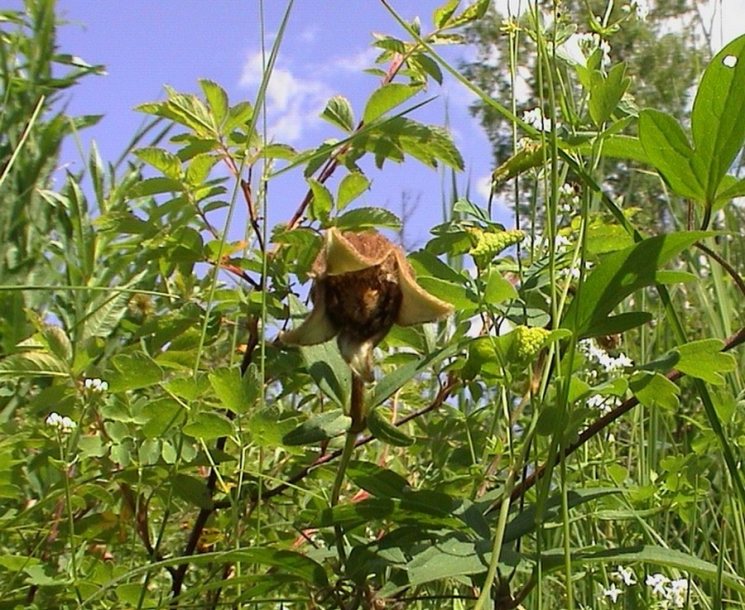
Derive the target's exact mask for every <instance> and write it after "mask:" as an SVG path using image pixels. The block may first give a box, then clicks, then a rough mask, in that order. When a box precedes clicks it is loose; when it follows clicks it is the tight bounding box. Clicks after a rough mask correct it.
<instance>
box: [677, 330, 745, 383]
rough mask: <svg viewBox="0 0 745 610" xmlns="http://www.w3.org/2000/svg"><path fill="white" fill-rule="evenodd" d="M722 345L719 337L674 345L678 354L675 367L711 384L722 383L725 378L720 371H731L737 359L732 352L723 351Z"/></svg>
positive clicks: (735, 366) (734, 367)
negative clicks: (678, 358) (678, 357)
mask: <svg viewBox="0 0 745 610" xmlns="http://www.w3.org/2000/svg"><path fill="white" fill-rule="evenodd" d="M723 347H724V342H723V341H721V340H720V339H702V340H700V341H692V342H691V343H686V344H685V345H681V346H680V347H676V348H675V350H674V351H676V352H677V353H678V354H679V355H680V360H678V362H677V363H676V364H675V368H676V369H678V370H679V371H680V372H681V373H685V374H686V375H690V376H691V377H696V378H698V379H703V380H704V381H706V382H708V383H711V384H712V385H723V384H724V383H725V382H726V379H725V378H724V375H722V373H731V372H732V371H734V370H735V369H736V368H737V360H736V359H735V357H734V356H733V355H732V354H728V353H726V352H723V351H722V348H723Z"/></svg>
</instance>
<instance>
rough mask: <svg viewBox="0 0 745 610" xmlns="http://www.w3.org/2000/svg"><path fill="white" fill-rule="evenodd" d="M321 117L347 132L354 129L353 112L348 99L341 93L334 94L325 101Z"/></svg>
mask: <svg viewBox="0 0 745 610" xmlns="http://www.w3.org/2000/svg"><path fill="white" fill-rule="evenodd" d="M321 118H323V119H326V120H327V121H328V122H329V123H331V124H332V125H336V126H337V127H340V128H341V129H342V130H344V131H346V132H347V133H349V132H351V131H354V113H353V112H352V105H351V104H350V103H349V100H348V99H347V98H345V97H344V96H342V95H335V96H334V97H332V98H331V99H330V100H329V101H328V102H327V103H326V107H325V108H324V109H323V112H322V113H321Z"/></svg>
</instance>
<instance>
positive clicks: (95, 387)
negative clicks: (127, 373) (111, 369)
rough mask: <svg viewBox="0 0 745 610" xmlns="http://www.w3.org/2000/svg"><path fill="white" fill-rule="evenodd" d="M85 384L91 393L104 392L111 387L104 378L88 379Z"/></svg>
mask: <svg viewBox="0 0 745 610" xmlns="http://www.w3.org/2000/svg"><path fill="white" fill-rule="evenodd" d="M83 386H84V387H85V389H86V390H87V391H89V392H90V393H91V394H103V393H104V392H106V391H107V390H108V389H109V384H108V383H107V382H106V381H103V380H102V379H86V380H85V382H84V383H83Z"/></svg>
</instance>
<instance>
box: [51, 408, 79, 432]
mask: <svg viewBox="0 0 745 610" xmlns="http://www.w3.org/2000/svg"><path fill="white" fill-rule="evenodd" d="M46 424H47V426H50V427H52V428H56V429H57V430H59V431H60V432H65V433H66V432H72V431H73V430H74V429H75V428H77V427H78V425H77V424H76V423H75V422H74V421H72V420H71V419H70V418H69V417H67V416H64V417H63V416H62V415H60V414H59V413H57V412H56V411H53V412H52V413H50V414H49V415H48V416H47V419H46Z"/></svg>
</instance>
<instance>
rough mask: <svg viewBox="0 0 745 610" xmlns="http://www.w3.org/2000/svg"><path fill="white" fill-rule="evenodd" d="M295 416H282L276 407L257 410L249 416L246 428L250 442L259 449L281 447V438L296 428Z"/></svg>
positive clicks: (296, 419)
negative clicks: (249, 435)
mask: <svg viewBox="0 0 745 610" xmlns="http://www.w3.org/2000/svg"><path fill="white" fill-rule="evenodd" d="M297 421H298V418H297V417H296V416H293V417H287V416H284V417H283V415H282V413H281V412H280V410H279V409H278V408H277V407H276V406H267V407H264V408H262V409H258V410H257V411H256V412H254V413H253V414H252V415H251V418H250V419H249V420H248V422H247V423H246V428H247V429H248V431H249V432H250V433H251V441H252V442H254V443H256V444H257V445H258V446H259V447H267V448H276V447H279V446H280V445H282V438H283V437H284V436H285V435H286V434H287V433H289V432H290V431H291V430H294V429H295V428H296V427H297Z"/></svg>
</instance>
